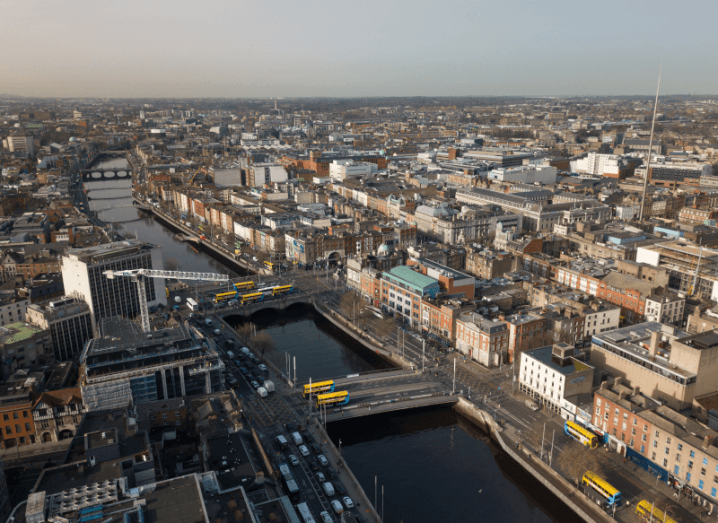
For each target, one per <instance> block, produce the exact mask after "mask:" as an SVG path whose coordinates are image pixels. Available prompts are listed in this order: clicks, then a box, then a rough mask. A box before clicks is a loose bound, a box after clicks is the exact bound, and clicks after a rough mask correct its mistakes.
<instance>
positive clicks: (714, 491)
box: [711, 487, 716, 497]
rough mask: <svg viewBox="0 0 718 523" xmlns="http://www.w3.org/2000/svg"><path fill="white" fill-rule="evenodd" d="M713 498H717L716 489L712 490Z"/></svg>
mask: <svg viewBox="0 0 718 523" xmlns="http://www.w3.org/2000/svg"><path fill="white" fill-rule="evenodd" d="M711 496H713V497H716V489H715V487H713V488H712V489H711Z"/></svg>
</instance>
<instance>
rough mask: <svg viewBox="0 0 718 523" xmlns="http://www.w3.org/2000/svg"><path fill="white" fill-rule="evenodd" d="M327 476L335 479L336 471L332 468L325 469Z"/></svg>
mask: <svg viewBox="0 0 718 523" xmlns="http://www.w3.org/2000/svg"><path fill="white" fill-rule="evenodd" d="M327 476H329V479H337V473H336V472H335V471H334V469H333V468H328V469H327Z"/></svg>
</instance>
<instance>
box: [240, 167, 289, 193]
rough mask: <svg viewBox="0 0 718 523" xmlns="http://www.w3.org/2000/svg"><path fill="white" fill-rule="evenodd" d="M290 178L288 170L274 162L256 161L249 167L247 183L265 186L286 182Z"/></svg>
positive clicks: (250, 185) (251, 185)
mask: <svg viewBox="0 0 718 523" xmlns="http://www.w3.org/2000/svg"><path fill="white" fill-rule="evenodd" d="M288 179H289V176H288V175H287V170H286V169H285V168H284V166H282V165H278V164H274V163H254V164H252V165H250V166H249V167H248V168H247V185H248V186H249V187H264V186H265V185H271V184H273V183H281V182H286V181H287V180H288Z"/></svg>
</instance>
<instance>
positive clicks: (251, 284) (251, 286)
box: [234, 280, 254, 291]
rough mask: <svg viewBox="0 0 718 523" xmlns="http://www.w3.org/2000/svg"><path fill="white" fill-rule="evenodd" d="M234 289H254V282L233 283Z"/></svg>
mask: <svg viewBox="0 0 718 523" xmlns="http://www.w3.org/2000/svg"><path fill="white" fill-rule="evenodd" d="M234 288H235V289H237V290H238V291H244V290H250V289H254V282H253V281H251V280H250V281H241V282H239V283H235V284H234Z"/></svg>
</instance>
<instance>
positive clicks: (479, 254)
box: [466, 233, 516, 280]
mask: <svg viewBox="0 0 718 523" xmlns="http://www.w3.org/2000/svg"><path fill="white" fill-rule="evenodd" d="M497 235H498V233H497ZM515 262H516V259H515V257H514V256H513V255H511V254H509V253H507V252H503V251H499V252H494V251H491V250H488V249H478V248H472V247H470V248H468V249H467V250H466V270H467V271H468V272H470V273H471V274H473V275H474V276H476V277H478V278H479V279H482V280H493V279H494V278H501V277H502V276H503V275H504V274H506V273H507V272H511V271H512V270H513V269H514V263H515Z"/></svg>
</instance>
